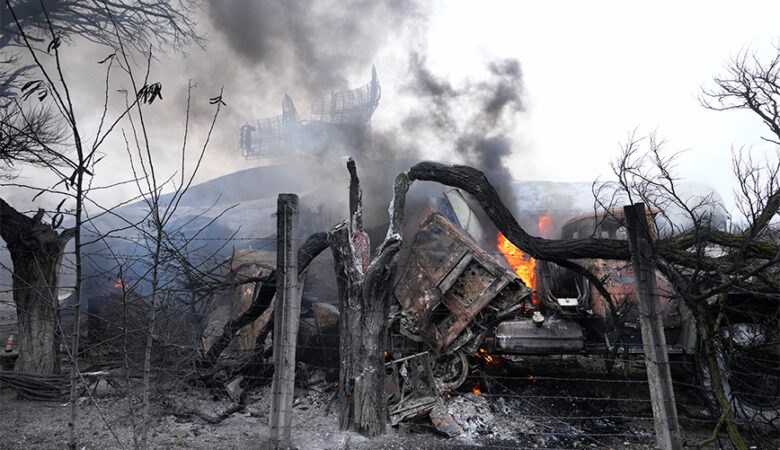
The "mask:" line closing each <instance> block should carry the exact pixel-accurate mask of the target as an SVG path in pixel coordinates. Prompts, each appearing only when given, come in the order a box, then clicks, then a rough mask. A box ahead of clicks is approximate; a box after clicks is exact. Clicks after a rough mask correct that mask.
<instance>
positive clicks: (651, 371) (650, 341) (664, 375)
mask: <svg viewBox="0 0 780 450" xmlns="http://www.w3.org/2000/svg"><path fill="white" fill-rule="evenodd" d="M623 211H624V214H625V218H626V228H627V230H628V243H629V248H630V249H631V265H632V266H633V268H634V279H635V280H636V282H635V283H636V290H637V297H638V299H639V321H640V326H641V328H642V344H643V346H644V351H645V365H646V367H647V381H648V384H649V386H650V400H651V401H652V404H653V418H654V419H655V434H656V441H657V442H658V446H659V447H660V448H663V449H681V448H682V444H681V443H680V426H679V424H678V423H677V407H676V405H675V403H674V390H673V389H672V376H671V373H670V371H669V356H668V355H667V352H666V337H665V336H664V325H663V320H662V317H661V308H660V305H659V302H658V284H657V281H656V275H655V261H654V260H653V252H654V250H653V243H652V236H651V234H650V225H649V223H648V221H647V215H646V213H645V205H644V204H643V203H637V204H634V205H630V206H625V207H623Z"/></svg>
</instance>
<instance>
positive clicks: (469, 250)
mask: <svg viewBox="0 0 780 450" xmlns="http://www.w3.org/2000/svg"><path fill="white" fill-rule="evenodd" d="M411 245H412V250H411V252H410V256H409V259H408V263H407V264H406V271H405V272H404V273H403V274H402V275H401V276H400V277H399V278H398V281H397V282H396V286H395V295H396V298H397V299H398V301H399V303H400V304H401V306H402V307H403V315H402V318H401V331H402V333H404V334H405V335H406V336H408V337H410V338H412V339H414V340H417V341H425V342H426V343H427V344H428V346H429V348H431V349H433V350H434V351H435V352H436V353H440V352H442V351H444V350H445V349H447V347H448V346H449V345H450V344H451V343H452V342H453V341H455V339H456V338H458V336H459V335H460V334H461V332H463V330H464V329H466V327H467V326H468V325H469V324H470V323H471V322H472V320H474V318H475V317H476V316H477V314H478V313H479V312H480V311H481V310H482V309H483V308H485V306H486V305H487V304H488V303H490V302H491V301H492V300H494V299H497V298H498V299H500V300H501V301H502V303H506V305H503V306H510V307H511V306H514V305H515V304H522V302H521V299H522V298H523V297H524V296H525V295H526V294H527V292H525V291H527V289H526V290H523V289H519V288H518V286H519V285H517V283H519V282H518V281H517V276H516V275H515V274H514V273H513V272H511V271H508V270H507V269H506V268H505V267H503V266H502V265H501V264H499V263H498V262H497V261H496V260H494V259H493V258H492V257H491V256H490V255H489V254H488V253H487V252H485V251H484V250H482V248H480V247H479V246H478V245H477V243H476V242H474V240H473V239H472V238H471V237H470V236H468V235H467V234H465V233H464V232H463V231H461V230H460V229H459V228H457V227H456V226H455V225H453V224H452V223H450V222H449V221H448V220H447V219H446V218H444V217H443V216H442V215H440V214H438V213H431V214H430V215H428V216H426V217H425V218H424V219H423V221H422V223H421V225H420V227H419V231H418V232H417V234H416V235H415V236H414V239H413V240H412V242H411ZM512 282H514V284H513V285H512V288H511V289H506V290H504V288H505V287H507V286H508V285H509V284H510V283H512ZM448 350H449V349H448Z"/></svg>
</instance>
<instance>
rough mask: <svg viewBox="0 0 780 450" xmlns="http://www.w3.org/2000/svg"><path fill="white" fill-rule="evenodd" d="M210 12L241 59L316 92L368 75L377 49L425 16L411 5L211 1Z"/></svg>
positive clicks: (346, 0) (401, 1)
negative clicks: (278, 72)
mask: <svg viewBox="0 0 780 450" xmlns="http://www.w3.org/2000/svg"><path fill="white" fill-rule="evenodd" d="M207 13H208V16H209V19H210V21H211V24H212V26H213V27H214V29H215V30H216V31H217V32H218V33H221V34H222V35H224V37H225V38H226V40H227V41H228V42H229V44H230V46H231V48H232V50H233V51H234V52H235V53H236V54H237V55H238V56H240V57H241V58H243V59H244V60H245V61H247V62H249V63H251V64H254V65H255V66H257V67H259V68H262V69H264V70H270V71H279V70H281V69H282V68H284V69H285V70H284V72H285V73H286V74H288V75H287V76H288V77H290V78H289V79H287V80H284V82H286V84H287V86H291V87H303V88H305V89H309V90H311V92H314V93H319V92H327V91H330V90H333V89H343V88H345V87H346V80H347V77H348V76H349V75H353V74H355V73H367V72H368V70H369V68H370V67H371V63H372V62H373V58H374V57H375V55H376V53H377V52H378V50H379V49H380V48H381V47H382V46H383V45H385V44H386V43H387V42H388V40H389V39H391V38H393V37H394V36H395V35H396V34H397V33H398V32H399V30H400V28H401V27H402V26H403V25H404V24H406V23H407V22H409V21H411V20H417V19H420V18H421V17H422V16H423V15H424V14H423V12H422V7H421V6H420V5H419V4H417V3H416V2H412V1H409V0H391V1H368V0H330V1H318V2H311V1H304V0H285V1H245V0H210V1H209V2H208V8H207ZM278 81H280V82H281V81H282V80H278Z"/></svg>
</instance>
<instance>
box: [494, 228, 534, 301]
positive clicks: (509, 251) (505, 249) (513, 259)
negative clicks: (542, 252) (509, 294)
mask: <svg viewBox="0 0 780 450" xmlns="http://www.w3.org/2000/svg"><path fill="white" fill-rule="evenodd" d="M496 246H497V247H498V251H500V252H501V254H502V255H504V258H506V262H508V263H509V265H510V266H512V268H513V269H514V270H515V272H516V273H517V276H519V277H520V279H521V280H523V283H525V284H526V286H528V287H530V288H531V289H533V290H536V260H535V259H533V258H531V257H530V256H529V255H527V254H525V253H524V252H523V251H522V250H520V249H519V248H517V247H515V244H513V243H511V242H509V239H507V238H506V237H505V236H504V235H503V233H501V232H499V233H498V244H497V245H496Z"/></svg>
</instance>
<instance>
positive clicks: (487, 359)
mask: <svg viewBox="0 0 780 450" xmlns="http://www.w3.org/2000/svg"><path fill="white" fill-rule="evenodd" d="M476 355H477V356H479V357H480V358H482V359H483V360H484V361H485V362H486V363H488V364H498V360H496V358H494V357H492V356H490V355H489V354H488V352H487V350H485V349H484V348H481V349H479V351H478V352H477V353H476Z"/></svg>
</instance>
